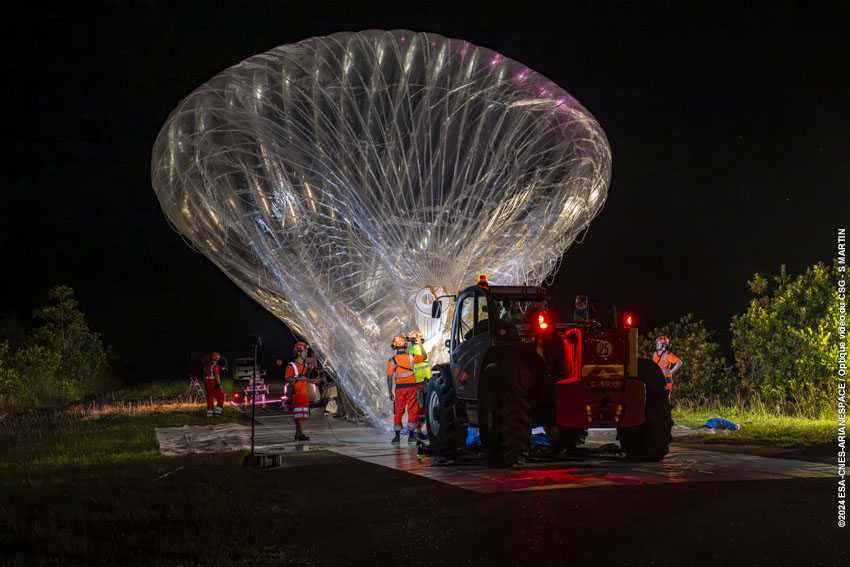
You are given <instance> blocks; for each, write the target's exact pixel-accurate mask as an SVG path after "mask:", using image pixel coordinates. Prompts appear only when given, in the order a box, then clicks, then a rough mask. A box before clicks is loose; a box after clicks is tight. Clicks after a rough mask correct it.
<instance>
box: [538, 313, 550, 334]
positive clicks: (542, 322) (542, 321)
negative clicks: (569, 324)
mask: <svg viewBox="0 0 850 567" xmlns="http://www.w3.org/2000/svg"><path fill="white" fill-rule="evenodd" d="M537 325H538V326H539V327H540V328H541V329H543V330H545V329H548V328H549V314H548V313H546V312H545V311H543V312H541V313H540V315H538V316H537Z"/></svg>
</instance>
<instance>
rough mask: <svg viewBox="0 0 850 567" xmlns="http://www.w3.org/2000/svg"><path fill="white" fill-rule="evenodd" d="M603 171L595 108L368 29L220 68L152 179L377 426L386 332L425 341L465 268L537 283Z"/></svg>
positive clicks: (483, 60)
mask: <svg viewBox="0 0 850 567" xmlns="http://www.w3.org/2000/svg"><path fill="white" fill-rule="evenodd" d="M610 168H611V151H610V148H609V146H608V142H607V140H606V138H605V134H604V132H603V131H602V129H601V127H600V126H599V124H598V123H597V122H596V120H595V119H594V118H593V116H591V114H590V113H589V112H588V111H587V110H585V109H584V108H583V107H582V106H581V105H580V104H579V103H578V102H577V101H576V100H575V99H574V98H573V97H571V96H570V95H569V94H568V93H567V92H566V91H564V90H563V89H562V88H560V87H559V86H558V85H556V84H554V83H553V82H552V81H550V80H548V79H546V78H545V77H543V76H541V75H540V74H538V73H536V72H534V71H532V70H531V69H529V68H528V67H526V66H525V65H522V64H521V63H518V62H517V61H513V60H511V59H508V58H506V57H503V56H501V55H499V54H498V53H496V52H494V51H491V50H489V49H485V48H482V47H476V46H475V45H472V44H470V43H468V42H465V41H462V40H458V39H447V38H444V37H441V36H439V35H436V34H432V33H414V32H410V31H405V30H393V31H380V30H369V31H364V32H359V33H350V32H344V33H336V34H333V35H330V36H327V37H313V38H310V39H306V40H304V41H301V42H299V43H297V44H293V45H284V46H281V47H278V48H276V49H273V50H271V51H269V52H267V53H263V54H261V55H257V56H254V57H251V58H249V59H246V60H245V61H242V62H241V63H239V64H238V65H235V66H233V67H231V68H229V69H227V70H225V71H223V72H222V73H220V74H218V75H216V76H215V77H213V78H212V79H210V80H209V81H207V82H206V83H204V84H203V85H201V86H200V87H198V88H197V89H196V90H195V91H194V92H192V93H191V94H189V96H187V97H186V98H185V99H184V100H182V101H181V102H180V104H179V105H178V107H177V108H176V110H174V112H172V114H171V116H170V117H169V119H168V121H167V122H166V124H165V125H164V126H163V128H162V131H161V132H160V134H159V137H158V138H157V140H156V144H155V146H154V149H153V161H152V166H151V174H152V178H153V187H154V190H155V191H156V194H157V197H158V198H159V201H160V203H161V205H162V208H163V211H164V212H165V214H166V216H167V217H168V220H169V221H170V222H171V223H172V224H173V225H174V226H175V227H176V229H177V230H178V231H179V232H180V233H182V234H183V235H184V236H186V237H187V238H188V239H189V240H190V241H191V243H192V244H193V245H194V246H195V247H196V248H197V249H198V250H199V251H201V252H202V253H204V254H205V255H206V256H207V257H208V258H209V259H210V260H211V261H212V262H213V263H215V264H216V265H217V266H218V267H219V268H221V269H222V270H223V271H224V272H225V273H226V274H227V275H228V276H229V277H230V278H231V279H232V280H233V281H234V282H235V283H236V284H237V285H238V286H239V287H240V288H242V289H243V290H244V291H245V293H247V294H248V295H249V296H251V297H252V298H254V299H255V300H256V301H257V302H259V303H260V304H261V305H263V306H264V307H265V308H266V309H268V310H269V311H271V312H272V313H273V314H274V315H276V316H277V317H278V318H280V319H281V320H282V321H283V322H284V323H286V325H287V326H289V327H290V328H292V329H293V330H294V331H295V332H297V333H298V334H299V335H301V336H303V337H305V338H306V339H307V340H309V342H310V344H311V346H313V347H314V348H315V349H316V350H317V352H318V353H319V355H320V357H322V358H323V359H324V360H326V361H327V362H329V363H330V365H331V366H332V367H333V368H334V369H335V370H336V373H337V375H338V376H339V379H340V381H341V382H342V385H343V387H344V388H345V389H346V391H347V392H348V393H350V394H351V396H352V398H353V399H354V401H355V402H356V403H357V404H358V405H359V406H360V407H361V408H362V409H364V410H365V411H367V412H368V413H369V414H370V415H371V416H372V417H373V418H375V419H376V421H377V422H378V423H387V422H388V420H389V419H390V417H391V415H392V410H391V404H390V402H389V399H388V396H387V393H386V382H385V378H384V376H385V375H384V371H385V367H386V360H387V358H388V357H389V356H390V355H391V349H390V343H391V340H392V337H393V336H394V335H398V334H400V333H405V334H406V333H407V332H408V331H410V330H412V329H413V328H419V329H421V330H422V331H423V332H424V333H425V336H426V338H436V337H438V336H439V335H440V333H441V332H442V329H441V327H440V323H439V321H438V322H437V323H436V324H434V323H432V321H431V319H430V317H429V312H430V305H429V303H430V302H431V301H433V296H434V294H435V293H440V292H441V289H442V290H447V291H449V292H452V293H454V292H457V291H458V290H459V289H462V288H463V287H465V286H467V285H470V284H472V283H474V282H475V281H476V276H477V274H478V273H479V272H485V273H487V274H488V275H489V277H490V281H491V283H494V284H501V285H508V284H512V283H521V282H528V283H529V284H532V285H536V284H538V283H540V282H541V281H542V280H543V279H544V278H545V277H546V276H547V275H548V274H550V273H551V272H552V271H553V270H554V269H555V267H556V266H557V264H558V263H559V261H560V258H561V256H562V255H563V253H564V251H565V250H566V249H567V248H568V247H569V246H570V244H571V243H572V242H573V241H574V240H575V238H576V236H577V235H578V234H579V233H581V231H582V230H584V229H585V228H586V227H587V225H588V224H589V223H590V221H591V220H592V219H593V217H594V216H595V215H596V214H597V213H598V212H599V210H600V209H601V207H602V205H603V203H604V202H605V197H606V194H607V189H608V182H609V180H610ZM435 342H436V341H433V340H432V341H429V343H430V345H433V344H434V343H435ZM438 344H439V345H440V346H438V347H436V348H433V349H432V350H431V356H432V359H438V358H440V357H441V356H445V354H444V353H445V350H444V349H443V348H442V341H440V342H439V343H438Z"/></svg>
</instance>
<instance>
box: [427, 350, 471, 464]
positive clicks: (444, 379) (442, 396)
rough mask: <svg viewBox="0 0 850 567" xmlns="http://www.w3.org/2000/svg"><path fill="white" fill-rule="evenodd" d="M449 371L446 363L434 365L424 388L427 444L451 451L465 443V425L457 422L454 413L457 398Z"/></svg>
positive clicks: (439, 449)
mask: <svg viewBox="0 0 850 567" xmlns="http://www.w3.org/2000/svg"><path fill="white" fill-rule="evenodd" d="M449 372H450V371H449V366H448V365H444V364H441V365H439V366H435V367H434V368H433V369H432V370H431V380H430V381H429V382H428V387H427V388H426V390H425V419H426V422H427V424H428V445H429V446H430V447H431V448H432V449H436V450H438V451H452V450H454V449H457V448H458V447H463V445H464V444H465V443H466V427H464V426H462V425H461V424H459V423H458V422H457V419H456V418H455V414H454V405H455V403H456V402H457V398H456V397H455V392H454V389H453V388H452V384H451V381H450V379H449V376H450V375H449Z"/></svg>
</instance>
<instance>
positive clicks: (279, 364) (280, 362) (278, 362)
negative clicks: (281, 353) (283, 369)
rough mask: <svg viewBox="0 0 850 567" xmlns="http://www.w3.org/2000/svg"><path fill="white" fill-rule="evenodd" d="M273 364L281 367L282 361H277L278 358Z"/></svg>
mask: <svg viewBox="0 0 850 567" xmlns="http://www.w3.org/2000/svg"><path fill="white" fill-rule="evenodd" d="M275 364H277V365H278V366H283V361H282V360H281V359H279V358H278V359H277V360H276V361H275Z"/></svg>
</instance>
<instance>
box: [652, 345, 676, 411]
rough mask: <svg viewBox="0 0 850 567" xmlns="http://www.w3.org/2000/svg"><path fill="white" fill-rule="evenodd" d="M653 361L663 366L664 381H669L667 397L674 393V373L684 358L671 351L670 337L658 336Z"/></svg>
mask: <svg viewBox="0 0 850 567" xmlns="http://www.w3.org/2000/svg"><path fill="white" fill-rule="evenodd" d="M652 362H654V363H655V364H657V365H658V367H659V368H661V372H663V373H664V381H665V382H666V383H667V384H666V385H665V388H667V398H668V399H669V398H670V394H672V393H673V373H674V372H677V371H678V370H679V369H680V368H681V367H682V360H681V359H680V358H679V357H678V356H676V355H675V354H673V353H672V352H670V339H668V338H667V337H658V338H657V339H655V352H654V353H652Z"/></svg>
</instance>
